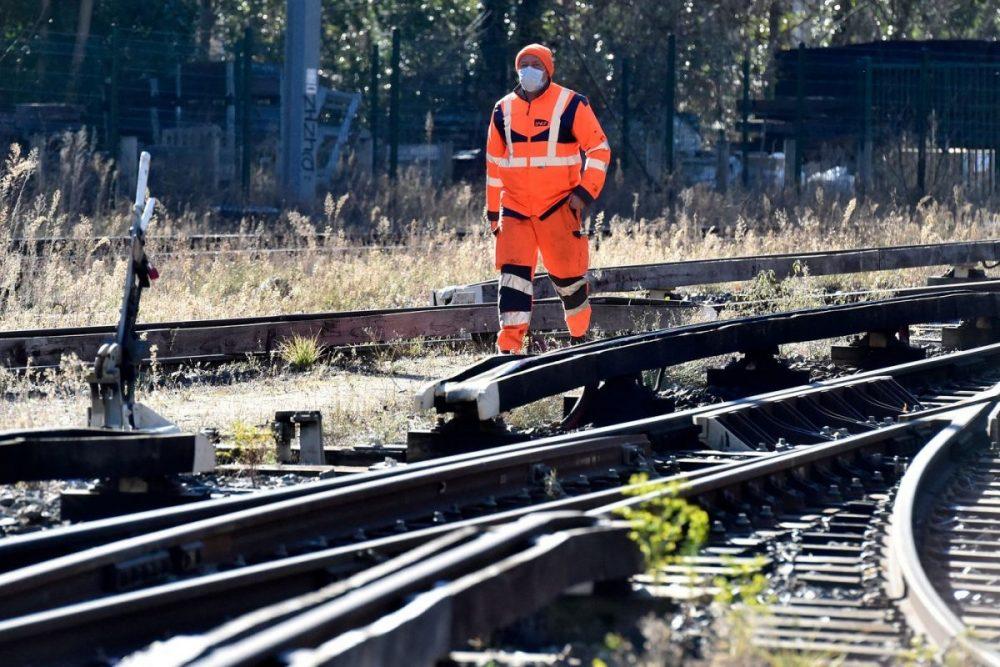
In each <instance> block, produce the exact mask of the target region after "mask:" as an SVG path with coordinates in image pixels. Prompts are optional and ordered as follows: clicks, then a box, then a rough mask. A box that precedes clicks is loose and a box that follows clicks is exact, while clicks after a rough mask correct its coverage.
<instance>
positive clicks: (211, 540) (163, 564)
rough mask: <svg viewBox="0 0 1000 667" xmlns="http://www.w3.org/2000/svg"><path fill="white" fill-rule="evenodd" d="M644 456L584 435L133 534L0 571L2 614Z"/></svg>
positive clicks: (419, 515) (622, 466) (316, 540)
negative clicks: (549, 475)
mask: <svg viewBox="0 0 1000 667" xmlns="http://www.w3.org/2000/svg"><path fill="white" fill-rule="evenodd" d="M648 452H649V444H648V441H647V440H646V439H645V438H643V437H641V436H619V437H613V436H612V437H603V438H591V437H589V435H585V436H584V437H578V438H577V439H576V440H575V441H570V442H565V443H561V444H550V445H543V446H537V445H536V446H533V447H532V446H529V447H523V448H520V449H517V450H513V451H510V452H503V453H499V454H498V453H493V454H492V455H487V456H479V457H471V458H468V459H465V460H461V461H458V462H453V463H450V464H445V465H439V466H433V467H429V468H425V469H420V470H407V471H404V472H402V473H400V474H398V475H395V476H393V477H389V478H375V479H368V480H363V481H359V482H358V483H355V484H351V485H347V486H342V487H340V488H334V489H330V490H326V491H321V492H319V493H312V494H309V495H305V496H301V497H298V498H291V499H287V500H283V501H279V502H272V503H269V504H267V505H262V506H257V507H252V508H249V509H243V510H240V511H237V512H230V513H227V514H222V515H218V516H214V517H210V518H206V519H202V520H201V521H196V522H193V523H189V524H184V525H178V526H174V527H171V528H166V529H163V530H159V531H155V532H152V533H147V534H142V535H136V536H134V537H130V538H126V539H124V540H120V541H117V542H112V543H109V544H104V545H100V546H97V547H94V548H91V549H87V550H85V551H82V552H78V553H72V554H68V555H65V556H61V557H59V558H55V559H52V560H48V561H44V562H41V563H37V564H33V565H29V566H27V567H24V568H21V569H19V570H14V571H11V572H6V573H3V574H0V618H9V617H12V616H17V615H23V614H25V613H30V612H33V611H39V610H41V609H45V608H49V607H52V606H55V605H59V604H68V603H71V602H77V601H80V600H83V599H86V598H93V597H98V596H101V595H106V594H108V593H113V592H119V591H121V590H128V589H130V588H138V587H142V586H148V585H151V584H155V583H159V582H160V581H162V580H164V579H166V578H168V577H182V576H191V575H195V574H198V573H199V572H204V571H205V570H206V569H211V568H220V567H228V566H232V565H234V564H238V563H241V562H259V561H264V560H275V559H277V558H280V557H282V556H284V555H285V554H287V553H295V552H296V551H297V550H303V551H308V550H316V549H319V548H323V546H325V545H326V544H327V541H328V540H350V539H351V535H352V533H354V532H355V531H357V530H371V529H373V527H379V528H380V529H386V530H388V531H389V532H396V531H397V528H396V527H395V525H396V524H397V523H398V522H399V521H400V520H404V521H418V522H427V521H431V515H433V513H434V512H435V511H439V512H449V511H451V510H450V508H451V507H452V506H454V505H456V504H458V505H461V504H465V505H474V504H475V503H481V502H482V501H483V499H484V498H486V497H488V496H502V495H504V494H505V493H506V494H518V493H521V492H522V491H523V490H524V489H525V488H531V487H540V486H541V485H542V484H543V483H544V475H545V474H546V471H547V470H549V469H551V468H556V469H558V470H559V471H560V473H566V474H578V473H582V472H584V471H595V472H596V471H604V472H607V471H608V470H609V469H617V470H623V471H625V470H636V469H639V468H640V467H641V466H643V465H645V461H644V458H643V457H644V456H645V455H646V454H648ZM539 466H545V468H539ZM529 502H530V500H529ZM536 502H537V501H536Z"/></svg>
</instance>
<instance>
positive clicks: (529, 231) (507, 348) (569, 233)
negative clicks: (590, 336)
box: [496, 201, 590, 353]
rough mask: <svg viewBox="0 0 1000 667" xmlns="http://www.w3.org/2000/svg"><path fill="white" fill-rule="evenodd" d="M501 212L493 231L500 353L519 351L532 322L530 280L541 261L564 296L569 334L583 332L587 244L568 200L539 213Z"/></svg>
mask: <svg viewBox="0 0 1000 667" xmlns="http://www.w3.org/2000/svg"><path fill="white" fill-rule="evenodd" d="M514 215H516V216H517V217H514V216H512V215H509V214H507V213H506V212H505V213H504V214H503V216H502V218H501V221H500V226H499V228H498V232H497V235H496V266H497V269H499V270H500V294H499V298H498V304H497V306H498V309H499V311H500V333H499V334H498V335H497V348H499V350H500V351H501V352H515V353H516V352H520V351H521V350H522V348H523V347H524V337H525V335H526V334H527V333H528V326H529V324H530V322H531V304H532V296H533V292H532V283H531V281H532V279H533V278H534V275H535V266H536V265H537V263H538V253H539V252H541V254H542V263H543V264H544V265H545V268H546V270H547V271H548V272H549V277H550V279H551V280H552V283H553V285H554V286H555V288H556V293H557V294H558V295H559V298H560V299H561V300H562V304H563V310H564V312H565V315H566V326H567V327H568V328H569V333H570V335H571V336H574V337H578V336H583V335H584V334H585V333H587V329H588V328H589V327H590V302H589V300H588V298H587V295H588V292H589V286H588V285H587V266H588V263H589V259H590V258H589V251H590V248H589V243H588V239H587V236H586V235H584V234H583V233H582V232H581V229H580V218H579V217H578V214H577V213H576V212H575V211H573V209H571V208H570V207H569V204H568V203H566V201H563V202H561V203H559V204H557V205H556V206H554V207H553V208H552V209H550V210H549V211H546V212H544V213H542V214H541V215H538V216H530V217H525V216H520V215H517V214H514Z"/></svg>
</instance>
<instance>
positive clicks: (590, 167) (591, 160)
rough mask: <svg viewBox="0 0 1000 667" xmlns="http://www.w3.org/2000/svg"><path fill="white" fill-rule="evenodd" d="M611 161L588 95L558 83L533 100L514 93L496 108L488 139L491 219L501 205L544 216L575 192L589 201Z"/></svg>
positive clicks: (512, 213)
mask: <svg viewBox="0 0 1000 667" xmlns="http://www.w3.org/2000/svg"><path fill="white" fill-rule="evenodd" d="M581 151H582V152H583V153H584V156H583V157H581V155H580V153H581ZM610 162H611V148H610V146H608V140H607V137H606V136H605V135H604V130H602V129H601V124H600V123H599V122H598V121H597V117H596V116H595V115H594V110H593V109H592V108H591V106H590V102H588V100H587V98H586V97H584V96H583V95H581V94H579V93H576V92H574V91H572V90H570V89H569V88H564V87H563V86H560V85H558V84H555V83H550V84H549V85H548V87H547V88H546V89H545V90H544V91H543V92H542V94H541V95H539V96H538V97H536V98H535V99H533V100H532V101H531V102H528V101H527V100H526V99H524V98H523V97H521V95H520V94H518V93H517V92H513V93H510V94H508V95H506V96H505V97H503V98H502V99H501V100H500V101H499V102H497V104H496V106H495V107H494V108H493V114H492V118H491V120H490V126H489V132H488V137H487V141H486V210H487V213H488V215H489V218H490V220H491V221H496V220H497V219H498V217H499V211H500V207H501V206H503V209H504V214H505V215H510V216H512V217H531V216H543V215H545V214H546V213H547V212H550V211H551V209H552V208H553V207H556V206H558V205H559V204H561V203H562V202H564V201H565V200H566V198H567V197H568V196H569V195H570V194H571V193H573V192H575V193H576V194H578V195H580V197H581V198H582V199H583V200H584V201H585V202H587V203H590V202H592V201H594V199H596V198H597V196H598V195H599V194H600V193H601V188H602V187H604V178H605V175H606V172H607V169H608V165H609V164H610Z"/></svg>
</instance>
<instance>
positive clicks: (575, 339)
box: [569, 335, 587, 345]
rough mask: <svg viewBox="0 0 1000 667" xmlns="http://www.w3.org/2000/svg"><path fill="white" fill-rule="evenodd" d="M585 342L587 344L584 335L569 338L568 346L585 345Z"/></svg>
mask: <svg viewBox="0 0 1000 667" xmlns="http://www.w3.org/2000/svg"><path fill="white" fill-rule="evenodd" d="M586 342H587V337H586V336H585V335H584V336H570V337H569V344H570V345H579V344H581V343H586Z"/></svg>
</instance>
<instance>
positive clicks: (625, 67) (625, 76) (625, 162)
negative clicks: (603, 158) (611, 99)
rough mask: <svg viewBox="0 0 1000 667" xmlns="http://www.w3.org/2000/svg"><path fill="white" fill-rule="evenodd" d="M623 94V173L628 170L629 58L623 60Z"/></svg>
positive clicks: (621, 90) (625, 57)
mask: <svg viewBox="0 0 1000 667" xmlns="http://www.w3.org/2000/svg"><path fill="white" fill-rule="evenodd" d="M618 92H619V93H620V94H621V114H622V152H621V153H620V155H621V157H620V158H618V161H619V163H620V164H621V166H622V171H625V170H627V169H628V145H629V109H628V56H624V57H623V58H622V81H621V87H620V88H619V91H618Z"/></svg>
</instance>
